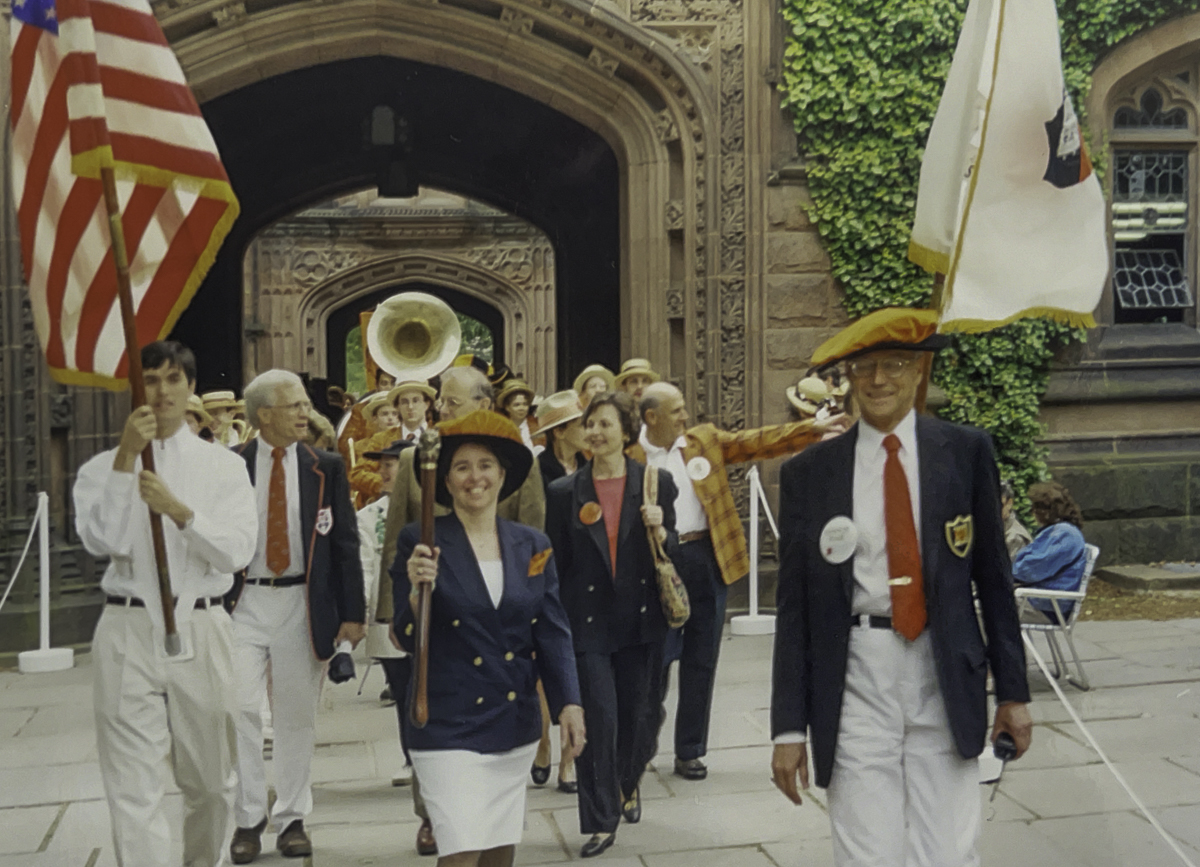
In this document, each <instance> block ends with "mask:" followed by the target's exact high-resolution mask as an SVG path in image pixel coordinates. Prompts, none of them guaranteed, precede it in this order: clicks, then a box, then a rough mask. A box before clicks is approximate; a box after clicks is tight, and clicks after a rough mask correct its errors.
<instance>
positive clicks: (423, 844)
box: [417, 819, 437, 855]
mask: <svg viewBox="0 0 1200 867" xmlns="http://www.w3.org/2000/svg"><path fill="white" fill-rule="evenodd" d="M417 854H418V855H436V854H437V840H435V839H434V838H433V825H432V824H430V822H429V820H428V819H426V820H425V821H424V822H422V823H421V828H420V830H418V831H417Z"/></svg>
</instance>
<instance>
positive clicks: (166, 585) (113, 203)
mask: <svg viewBox="0 0 1200 867" xmlns="http://www.w3.org/2000/svg"><path fill="white" fill-rule="evenodd" d="M100 180H101V182H102V183H103V184H104V205H105V208H106V209H107V210H108V229H109V233H110V235H111V237H112V253H113V262H114V263H115V264H116V266H117V298H118V300H119V302H120V304H121V325H122V326H123V327H124V329H125V354H126V355H127V356H128V357H129V389H130V391H131V392H132V393H133V408H134V409H137V408H138V407H142V406H145V405H146V382H145V380H144V379H143V377H142V349H141V346H140V345H139V343H138V336H137V319H136V318H135V316H134V312H133V290H132V288H131V287H130V285H129V254H128V253H127V252H126V250H125V227H124V225H123V224H122V222H121V202H120V199H118V198H117V181H116V178H115V177H114V175H113V170H112V169H111V168H102V169H101V170H100ZM142 469H144V470H149V471H150V472H154V443H153V442H149V443H147V444H146V448H145V449H144V450H143V451H142ZM150 537H151V539H152V540H153V541H154V562H155V565H156V566H157V567H158V595H159V597H160V598H161V600H162V612H163V625H164V626H165V627H166V631H167V640H166V650H167V655H168V656H178V655H179V651H180V643H179V632H178V631H177V630H176V628H175V594H174V593H173V592H172V591H171V572H170V570H169V569H168V566H167V543H166V539H165V538H164V537H163V524H162V515H160V514H158V513H157V512H155V511H154V510H152V509H151V510H150Z"/></svg>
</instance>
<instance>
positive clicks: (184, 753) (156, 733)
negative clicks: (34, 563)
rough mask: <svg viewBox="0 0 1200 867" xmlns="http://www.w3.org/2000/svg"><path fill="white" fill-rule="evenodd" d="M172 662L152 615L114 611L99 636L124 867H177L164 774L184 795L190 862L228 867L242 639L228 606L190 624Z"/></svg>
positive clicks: (99, 735) (107, 754)
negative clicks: (237, 644)
mask: <svg viewBox="0 0 1200 867" xmlns="http://www.w3.org/2000/svg"><path fill="white" fill-rule="evenodd" d="M180 635H181V637H182V638H183V640H184V650H185V652H184V654H182V655H181V656H179V657H175V658H173V659H172V658H170V657H167V656H166V653H165V651H164V649H163V642H162V637H161V633H155V631H154V629H153V628H152V626H151V623H150V615H149V614H148V613H147V612H146V609H145V608H123V607H118V606H115V605H106V606H105V607H104V611H103V612H102V613H101V615H100V622H99V623H97V624H96V634H95V636H94V637H93V639H92V660H93V663H94V665H95V669H96V676H95V681H94V690H95V693H94V701H95V713H96V744H97V748H98V751H99V757H100V773H101V776H102V778H103V780H104V793H105V795H106V796H107V799H108V810H109V814H110V816H111V818H112V830H113V845H114V847H115V848H116V856H117V863H118V864H120V865H128V867H175V865H177V864H178V863H179V862H177V861H176V862H174V863H172V857H171V830H170V827H169V822H168V820H167V816H166V813H165V811H164V809H163V796H164V794H165V791H164V789H165V786H164V776H165V775H164V774H163V773H162V771H163V769H164V767H165V766H166V765H167V763H168V762H170V765H171V769H172V771H173V772H174V778H175V783H176V785H178V786H179V788H180V789H181V790H182V792H183V803H184V808H183V863H184V865H185V867H215V865H219V864H224V863H225V860H224V859H225V846H226V844H227V842H228V840H229V835H230V828H229V818H230V814H229V811H230V807H231V806H232V805H233V789H234V777H233V765H234V708H235V707H236V704H235V689H234V679H233V662H232V653H233V638H232V634H231V630H230V624H229V615H228V614H226V613H225V610H224V609H223V608H219V607H218V608H212V609H209V610H206V611H205V610H199V611H195V612H194V613H193V615H192V618H191V621H190V622H189V623H187V624H181V625H180Z"/></svg>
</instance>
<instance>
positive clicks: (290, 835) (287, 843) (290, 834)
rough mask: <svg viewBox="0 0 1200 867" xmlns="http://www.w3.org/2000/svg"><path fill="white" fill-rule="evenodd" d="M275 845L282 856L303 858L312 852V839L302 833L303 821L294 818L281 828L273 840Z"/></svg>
mask: <svg viewBox="0 0 1200 867" xmlns="http://www.w3.org/2000/svg"><path fill="white" fill-rule="evenodd" d="M275 847H276V848H277V849H279V851H280V852H281V853H282V854H283V857H284V858H303V857H305V856H306V855H311V854H312V841H311V840H309V839H308V835H307V834H305V833H304V821H303V820H302V819H296V820H295V821H294V822H292V823H291V824H290V825H288V826H287V827H286V828H284V829H283V833H282V834H280V835H279V836H278V837H277V838H276V840H275Z"/></svg>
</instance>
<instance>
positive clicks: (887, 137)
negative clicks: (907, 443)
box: [783, 0, 1195, 491]
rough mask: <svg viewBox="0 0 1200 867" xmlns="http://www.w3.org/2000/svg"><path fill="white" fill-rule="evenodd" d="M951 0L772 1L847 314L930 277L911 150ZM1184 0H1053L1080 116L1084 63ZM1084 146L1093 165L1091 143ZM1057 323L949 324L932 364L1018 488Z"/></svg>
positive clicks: (944, 55)
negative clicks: (912, 246) (918, 230)
mask: <svg viewBox="0 0 1200 867" xmlns="http://www.w3.org/2000/svg"><path fill="white" fill-rule="evenodd" d="M966 5H967V4H966V2H965V0H783V14H784V17H785V20H786V22H787V30H786V38H787V45H786V49H785V55H784V64H783V73H784V75H783V79H784V88H785V91H784V100H785V103H786V105H787V106H788V107H789V108H790V109H791V111H792V114H793V118H794V120H795V126H796V132H797V134H798V136H799V140H800V145H801V148H802V150H803V152H804V154H805V163H806V167H807V170H808V179H809V188H810V192H811V194H812V200H813V205H812V206H811V209H810V217H811V218H812V219H813V221H814V222H815V223H816V225H817V228H818V230H819V231H820V233H821V236H822V238H823V240H824V243H825V247H826V249H827V250H828V252H829V256H830V259H831V260H832V263H833V276H834V277H835V278H836V279H837V280H838V281H839V282H840V283H841V285H842V288H843V289H844V291H845V301H844V303H845V306H846V310H847V312H849V313H850V314H851V315H852V316H861V315H863V314H865V313H869V312H870V311H872V310H876V309H878V308H880V307H887V306H910V307H925V306H928V304H929V301H930V294H931V290H932V280H931V278H930V276H929V275H928V274H926V273H925V272H924V271H922V270H920V269H919V268H918V267H917V266H915V265H913V264H912V263H910V262H909V261H908V259H907V252H908V240H909V234H910V231H911V229H912V220H913V213H914V210H915V208H916V195H917V184H918V180H919V176H920V170H921V156H922V153H923V150H924V146H925V140H926V138H927V137H928V134H929V127H930V125H931V124H932V123H933V116H934V113H935V112H936V110H937V105H938V101H939V99H940V98H941V92H942V87H943V85H944V84H945V80H946V75H947V73H948V72H949V70H950V60H951V57H952V55H953V53H954V47H955V44H956V42H957V40H958V33H959V29H960V27H961V26H962V19H963V15H964V14H965V12H966ZM1194 9H1195V0H1061V2H1060V3H1059V16H1060V19H1061V21H1060V24H1061V31H1062V34H1063V40H1062V42H1063V64H1064V75H1065V78H1066V81H1067V85H1068V87H1069V88H1070V89H1071V91H1072V95H1073V102H1074V105H1075V107H1076V110H1077V111H1079V112H1080V114H1081V120H1082V119H1083V118H1082V113H1083V109H1084V106H1085V102H1084V99H1083V97H1084V96H1085V95H1086V92H1087V89H1088V88H1089V87H1090V85H1091V73H1092V70H1093V69H1094V68H1095V65H1096V63H1097V61H1098V60H1099V59H1100V57H1101V56H1102V55H1103V53H1104V52H1105V51H1106V50H1108V49H1109V48H1111V47H1112V46H1114V45H1116V44H1117V43H1118V42H1120V41H1121V40H1123V39H1126V38H1128V37H1129V36H1132V35H1134V34H1136V33H1138V32H1140V31H1142V30H1144V29H1146V28H1148V27H1151V26H1153V25H1155V24H1158V23H1160V22H1162V21H1164V20H1166V19H1167V18H1170V17H1172V16H1175V15H1179V14H1184V13H1187V12H1192V11H1194ZM1092 150H1093V154H1094V158H1097V159H1096V162H1097V164H1098V165H1100V166H1102V165H1103V160H1102V156H1103V154H1100V153H1097V152H1098V151H1100V150H1101V148H1100V147H1093V148H1092ZM1080 336H1081V333H1080V334H1072V330H1071V329H1070V328H1068V327H1066V326H1063V325H1060V324H1057V323H1054V322H1050V321H1047V320H1026V321H1023V322H1018V323H1015V324H1013V325H1010V326H1007V327H1005V328H1000V329H997V330H995V331H992V332H988V333H986V334H980V335H966V334H964V335H955V336H954V341H953V346H952V348H951V349H949V350H947V351H946V352H944V353H942V354H941V356H940V357H939V360H938V363H937V364H936V365H935V368H934V381H935V382H937V383H938V385H940V386H941V387H942V388H943V389H945V390H946V392H947V393H948V395H949V397H950V404H949V406H948V407H946V408H945V409H944V410H943V411H942V413H941V414H942V416H943V417H945V418H948V419H950V420H952V421H957V422H963V423H967V424H973V425H977V426H979V427H982V428H984V429H986V430H988V431H989V432H990V433H991V434H992V436H993V439H994V441H995V443H996V448H997V456H998V458H999V461H1000V469H1001V473H1002V475H1004V477H1005V478H1008V479H1011V480H1012V481H1013V483H1014V486H1015V487H1017V489H1018V490H1019V491H1024V489H1025V487H1026V486H1027V485H1028V484H1030V483H1032V482H1034V481H1037V480H1038V479H1040V478H1044V476H1045V471H1046V464H1045V450H1044V449H1041V448H1039V447H1038V446H1037V443H1036V440H1037V437H1038V436H1039V435H1040V434H1041V432H1042V428H1041V425H1040V424H1039V422H1038V420H1037V415H1038V405H1039V402H1040V400H1041V397H1042V395H1043V394H1044V393H1045V390H1046V382H1047V379H1048V378H1049V364H1050V360H1051V358H1052V356H1053V354H1054V351H1055V349H1056V347H1057V346H1059V345H1060V344H1061V343H1062V342H1063V341H1065V340H1069V339H1072V337H1074V338H1076V339H1078V338H1079V337H1080Z"/></svg>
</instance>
